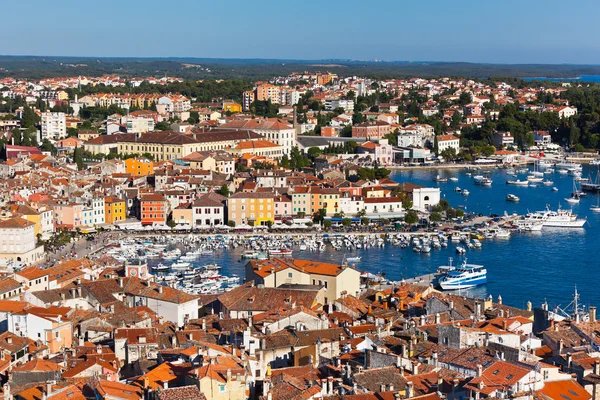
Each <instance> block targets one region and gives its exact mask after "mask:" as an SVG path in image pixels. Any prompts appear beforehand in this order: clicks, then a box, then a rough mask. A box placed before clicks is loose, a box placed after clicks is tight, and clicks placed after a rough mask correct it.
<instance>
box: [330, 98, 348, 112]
mask: <svg viewBox="0 0 600 400" xmlns="http://www.w3.org/2000/svg"><path fill="white" fill-rule="evenodd" d="M336 108H343V109H344V111H352V110H354V100H343V99H325V109H326V110H327V111H333V110H335V109H336Z"/></svg>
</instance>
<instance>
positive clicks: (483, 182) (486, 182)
mask: <svg viewBox="0 0 600 400" xmlns="http://www.w3.org/2000/svg"><path fill="white" fill-rule="evenodd" d="M473 182H474V183H475V184H476V185H480V186H492V182H493V181H492V180H491V179H490V178H489V177H487V176H483V175H476V176H474V177H473Z"/></svg>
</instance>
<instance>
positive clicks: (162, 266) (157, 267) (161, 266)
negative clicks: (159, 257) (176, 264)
mask: <svg viewBox="0 0 600 400" xmlns="http://www.w3.org/2000/svg"><path fill="white" fill-rule="evenodd" d="M151 269H152V271H156V272H166V271H168V270H169V266H168V265H165V264H163V263H159V264H157V265H155V266H153V267H151Z"/></svg>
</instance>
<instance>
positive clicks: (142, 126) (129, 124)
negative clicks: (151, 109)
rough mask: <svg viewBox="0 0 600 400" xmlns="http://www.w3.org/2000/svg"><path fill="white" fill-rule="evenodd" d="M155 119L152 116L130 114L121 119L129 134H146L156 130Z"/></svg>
mask: <svg viewBox="0 0 600 400" xmlns="http://www.w3.org/2000/svg"><path fill="white" fill-rule="evenodd" d="M155 122H156V121H155V119H154V118H152V117H151V116H144V115H137V116H136V115H132V114H129V115H127V116H124V117H123V118H121V124H122V125H125V129H126V130H127V133H146V132H151V131H153V130H154V125H155Z"/></svg>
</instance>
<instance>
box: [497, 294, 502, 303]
mask: <svg viewBox="0 0 600 400" xmlns="http://www.w3.org/2000/svg"><path fill="white" fill-rule="evenodd" d="M498 304H502V296H500V295H498Z"/></svg>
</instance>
